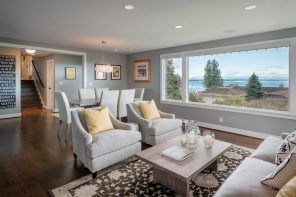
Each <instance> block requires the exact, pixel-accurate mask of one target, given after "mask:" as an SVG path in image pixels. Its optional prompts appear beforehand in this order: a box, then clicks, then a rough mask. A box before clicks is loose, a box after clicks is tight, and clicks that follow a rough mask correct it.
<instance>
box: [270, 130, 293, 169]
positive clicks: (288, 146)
mask: <svg viewBox="0 0 296 197" xmlns="http://www.w3.org/2000/svg"><path fill="white" fill-rule="evenodd" d="M295 146H296V131H294V132H293V133H290V134H289V135H288V136H287V137H286V139H285V140H284V141H283V143H282V144H281V145H280V146H279V147H278V150H277V154H276V159H275V163H276V165H280V164H281V163H282V162H283V161H284V160H285V159H286V158H287V157H288V155H289V153H290V152H291V151H292V150H293V149H294V147H295Z"/></svg>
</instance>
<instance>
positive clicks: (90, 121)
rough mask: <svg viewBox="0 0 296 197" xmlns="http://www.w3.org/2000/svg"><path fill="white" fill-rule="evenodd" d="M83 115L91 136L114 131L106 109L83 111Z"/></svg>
mask: <svg viewBox="0 0 296 197" xmlns="http://www.w3.org/2000/svg"><path fill="white" fill-rule="evenodd" d="M83 113H84V116H85V120H86V124H87V127H88V132H89V133H90V134H92V135H93V134H96V133H98V132H101V131H107V130H111V129H114V127H113V124H112V122H111V119H110V116H109V110H108V107H102V108H101V109H96V110H94V109H84V110H83Z"/></svg>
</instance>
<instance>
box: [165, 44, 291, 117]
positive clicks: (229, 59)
mask: <svg viewBox="0 0 296 197" xmlns="http://www.w3.org/2000/svg"><path fill="white" fill-rule="evenodd" d="M294 44H295V43H294ZM290 50H291V46H290V44H289V43H288V42H287V43H285V44H278V43H277V44H274V45H273V44H270V43H269V44H268V45H267V47H266V46H265V45H264V44H260V45H258V47H257V46H256V45H254V46H251V47H249V46H247V47H243V46H242V47H239V46H235V47H233V48H231V47H228V48H226V49H225V50H223V49H221V48H219V49H216V50H215V49H213V52H211V50H206V51H205V52H204V51H190V52H182V53H181V54H180V55H178V54H171V55H170V54H167V55H162V56H161V63H162V75H161V76H162V80H161V81H162V84H161V88H162V97H161V98H162V101H168V102H170V101H174V100H178V102H177V103H176V104H180V102H179V101H181V104H182V105H184V104H185V105H186V106H194V104H195V105H197V106H201V107H202V106H210V107H211V106H212V107H215V108H217V107H218V108H219V107H220V109H221V110H223V109H238V110H242V111H243V110H244V109H246V110H263V112H264V111H266V110H268V111H269V110H273V111H274V112H289V113H293V114H295V109H294V108H295V106H294V105H293V104H291V103H290V101H291V95H293V96H292V97H293V98H294V97H296V96H295V95H296V90H294V88H292V89H290V86H291V83H292V82H293V83H295V79H290V76H292V75H290V72H291V70H290V69H291V65H293V66H296V65H295V62H294V63H292V64H291V62H290V60H291V57H290V54H291V52H290ZM293 50H295V47H294V48H293ZM295 55H296V54H295ZM292 59H293V58H292ZM293 70H296V69H293ZM292 87H294V86H292ZM170 103H171V104H173V103H172V102H170ZM292 108H293V109H292ZM239 112H240V111H239Z"/></svg>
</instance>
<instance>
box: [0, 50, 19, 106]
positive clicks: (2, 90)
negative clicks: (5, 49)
mask: <svg viewBox="0 0 296 197" xmlns="http://www.w3.org/2000/svg"><path fill="white" fill-rule="evenodd" d="M15 84H16V78H15V56H13V55H0V109H8V108H15V102H16V101H15V99H16V89H15Z"/></svg>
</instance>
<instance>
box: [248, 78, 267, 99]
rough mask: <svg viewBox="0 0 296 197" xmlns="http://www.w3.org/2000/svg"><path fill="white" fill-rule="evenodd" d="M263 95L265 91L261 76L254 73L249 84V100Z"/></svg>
mask: <svg viewBox="0 0 296 197" xmlns="http://www.w3.org/2000/svg"><path fill="white" fill-rule="evenodd" d="M263 96H264V92H263V89H262V84H261V82H260V80H259V77H258V76H257V75H256V74H255V73H253V74H252V75H251V77H250V78H249V80H248V84H247V96H246V97H247V100H252V99H261V98H262V97H263Z"/></svg>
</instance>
